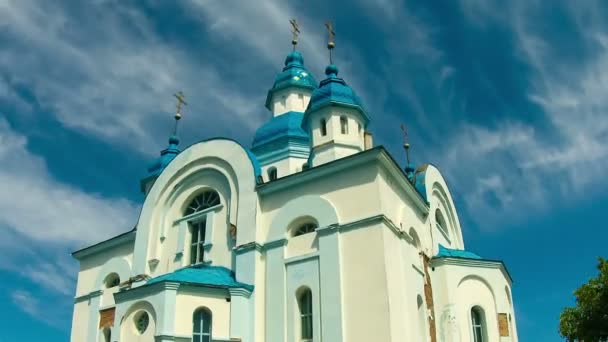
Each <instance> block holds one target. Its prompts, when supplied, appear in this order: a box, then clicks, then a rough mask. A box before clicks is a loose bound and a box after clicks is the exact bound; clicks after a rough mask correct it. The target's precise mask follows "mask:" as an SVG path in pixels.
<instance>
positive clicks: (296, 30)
mask: <svg viewBox="0 0 608 342" xmlns="http://www.w3.org/2000/svg"><path fill="white" fill-rule="evenodd" d="M289 23H290V24H291V34H292V35H293V37H292V38H291V45H293V51H296V45H298V35H299V34H300V29H299V27H298V22H297V21H296V18H293V19H291V20H290V21H289Z"/></svg>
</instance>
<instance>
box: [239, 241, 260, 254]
mask: <svg viewBox="0 0 608 342" xmlns="http://www.w3.org/2000/svg"><path fill="white" fill-rule="evenodd" d="M233 250H234V252H235V253H236V254H244V253H247V252H249V251H251V250H256V251H258V252H261V251H262V250H263V246H262V245H261V244H259V243H257V242H255V241H252V242H248V243H245V244H242V245H240V246H236V247H234V248H233Z"/></svg>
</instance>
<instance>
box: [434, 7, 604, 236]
mask: <svg viewBox="0 0 608 342" xmlns="http://www.w3.org/2000/svg"><path fill="white" fill-rule="evenodd" d="M463 3H464V4H465V9H466V11H469V12H470V13H469V14H471V15H473V14H475V15H474V18H472V20H483V23H478V24H484V25H485V24H487V23H488V20H491V18H489V17H483V16H481V15H479V14H480V13H485V11H487V10H488V8H486V7H485V5H484V6H481V7H479V6H477V5H479V4H478V2H476V1H473V2H471V1H464V2H463ZM474 5H475V6H474ZM467 6H468V7H467ZM476 6H477V7H476ZM576 7H577V8H576V10H575V11H572V12H571V13H572V14H571V15H572V16H573V18H572V19H573V21H574V22H578V23H579V25H583V24H584V27H583V26H581V27H579V28H580V29H581V30H580V31H579V32H581V36H580V39H581V41H583V42H585V45H587V46H588V48H589V51H591V52H590V53H588V54H587V55H585V54H583V52H582V51H581V57H580V58H579V59H578V60H577V61H576V62H572V61H564V60H563V59H562V56H561V55H560V49H559V48H557V47H555V46H552V45H551V44H552V43H553V42H550V41H548V40H547V39H545V37H544V36H543V35H542V34H541V33H540V32H537V31H536V29H535V27H536V19H535V18H536V17H535V16H533V15H532V14H533V13H534V11H537V10H539V9H538V8H537V7H536V5H530V6H525V5H522V4H521V3H519V4H513V5H512V8H510V9H509V10H507V11H506V12H505V13H507V14H509V15H511V16H512V17H507V18H508V20H507V19H505V20H504V21H501V22H498V23H496V22H495V23H494V24H499V25H507V27H508V28H509V29H511V30H512V32H513V33H514V35H515V37H516V43H517V48H518V49H517V50H516V51H515V52H514V54H515V55H516V56H518V57H519V58H520V59H521V61H522V62H524V63H526V64H527V65H529V66H530V68H531V75H530V86H529V88H528V89H522V91H525V92H527V96H528V98H529V99H530V101H531V102H532V103H535V104H537V105H538V106H539V107H540V108H541V109H542V111H543V113H544V117H543V119H544V122H540V124H539V122H536V123H535V124H534V126H533V124H531V123H524V122H516V121H514V119H508V118H503V119H501V121H499V122H498V123H497V124H496V125H494V126H493V127H491V128H490V127H482V126H478V125H474V124H468V123H460V124H458V125H457V127H458V128H457V129H456V130H455V131H456V132H458V133H457V134H454V135H452V137H451V138H449V140H448V142H447V143H446V144H445V146H450V148H449V149H445V150H443V151H442V153H441V156H440V160H441V161H442V163H443V165H442V166H444V169H445V170H446V174H448V177H449V178H450V179H451V180H452V183H453V184H455V185H456V186H457V187H458V190H459V193H460V194H461V195H462V197H463V198H464V201H465V204H466V205H467V208H468V211H469V213H470V215H471V217H472V218H473V219H474V220H476V221H478V223H480V225H481V226H492V224H493V223H497V222H499V221H501V220H505V219H508V220H520V219H523V218H525V217H528V216H529V212H530V209H533V210H536V209H549V208H550V206H559V205H563V204H564V203H568V202H569V201H572V200H577V199H578V198H580V197H581V196H588V195H593V194H597V193H599V192H601V191H603V189H606V187H607V185H608V184H607V183H606V182H605V180H604V174H605V170H606V169H608V158H607V157H608V149H606V146H608V98H607V97H606V96H605V94H607V93H608V46H607V44H605V39H604V38H605V37H606V36H607V34H608V27H606V26H604V24H603V22H605V20H599V18H598V12H600V13H601V11H598V9H597V8H595V7H594V6H579V5H578V4H577V6H576ZM473 11H475V12H473ZM599 16H600V17H601V15H599ZM482 17H483V19H482ZM578 17H585V18H587V17H588V18H595V20H591V21H585V22H584V23H583V21H579V20H578ZM604 17H605V16H604ZM604 19H608V18H604ZM583 28H584V29H583ZM518 114H519V115H518V117H520V116H521V115H524V116H527V113H518ZM534 127H542V129H539V128H534Z"/></svg>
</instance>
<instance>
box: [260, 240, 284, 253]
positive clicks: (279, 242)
mask: <svg viewBox="0 0 608 342" xmlns="http://www.w3.org/2000/svg"><path fill="white" fill-rule="evenodd" d="M286 244H287V239H286V238H280V239H276V240H272V241H268V242H266V243H265V244H264V245H263V246H262V248H263V249H264V250H268V249H272V248H276V247H282V246H285V245H286Z"/></svg>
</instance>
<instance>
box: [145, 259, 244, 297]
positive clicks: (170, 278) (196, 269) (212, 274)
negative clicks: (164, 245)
mask: <svg viewBox="0 0 608 342" xmlns="http://www.w3.org/2000/svg"><path fill="white" fill-rule="evenodd" d="M161 282H175V283H182V284H195V285H201V286H207V287H217V288H223V289H231V288H242V289H246V290H248V291H253V285H249V284H245V283H240V282H238V281H236V279H235V278H234V272H232V271H230V270H229V269H227V268H226V267H221V266H207V265H196V266H190V267H186V268H182V269H179V270H177V271H175V272H173V273H167V274H163V275H161V276H158V277H155V278H152V279H150V280H148V281H147V282H146V284H148V285H149V284H156V283H161Z"/></svg>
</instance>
